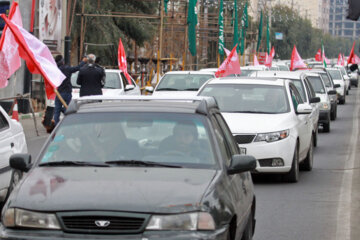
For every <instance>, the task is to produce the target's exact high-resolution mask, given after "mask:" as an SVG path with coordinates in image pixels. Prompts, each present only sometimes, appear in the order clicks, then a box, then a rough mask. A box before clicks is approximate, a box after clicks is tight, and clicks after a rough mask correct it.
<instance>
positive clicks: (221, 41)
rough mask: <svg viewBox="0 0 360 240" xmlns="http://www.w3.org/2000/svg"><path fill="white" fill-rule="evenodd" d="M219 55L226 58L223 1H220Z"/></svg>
mask: <svg viewBox="0 0 360 240" xmlns="http://www.w3.org/2000/svg"><path fill="white" fill-rule="evenodd" d="M219 54H220V55H221V56H224V6H223V0H220V7H219Z"/></svg>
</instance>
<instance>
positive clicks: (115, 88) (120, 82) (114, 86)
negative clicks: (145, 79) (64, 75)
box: [71, 69, 141, 99]
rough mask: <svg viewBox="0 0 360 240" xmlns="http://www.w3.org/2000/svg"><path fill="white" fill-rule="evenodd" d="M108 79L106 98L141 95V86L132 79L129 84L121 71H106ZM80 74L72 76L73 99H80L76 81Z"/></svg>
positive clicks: (104, 89)
mask: <svg viewBox="0 0 360 240" xmlns="http://www.w3.org/2000/svg"><path fill="white" fill-rule="evenodd" d="M105 74H106V79H105V86H104V87H103V88H102V92H103V95H104V96H108V97H116V96H120V95H141V91H140V88H139V86H138V85H137V84H136V83H135V81H134V79H132V78H131V83H132V84H129V82H128V80H127V79H126V77H125V75H124V73H123V72H122V71H121V70H119V69H105ZM77 77H78V72H76V73H73V74H72V75H71V84H72V86H73V90H72V98H73V99H77V98H79V94H80V86H79V85H77V83H76V80H77Z"/></svg>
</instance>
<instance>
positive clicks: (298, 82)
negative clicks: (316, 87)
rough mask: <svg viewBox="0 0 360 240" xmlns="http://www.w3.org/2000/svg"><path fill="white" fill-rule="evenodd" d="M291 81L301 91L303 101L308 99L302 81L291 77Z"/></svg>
mask: <svg viewBox="0 0 360 240" xmlns="http://www.w3.org/2000/svg"><path fill="white" fill-rule="evenodd" d="M291 81H292V82H293V83H294V85H295V87H296V89H297V90H298V91H299V93H300V96H301V98H302V99H303V101H306V96H305V89H304V85H303V84H302V83H301V81H300V80H295V79H291Z"/></svg>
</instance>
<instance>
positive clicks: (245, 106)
mask: <svg viewBox="0 0 360 240" xmlns="http://www.w3.org/2000/svg"><path fill="white" fill-rule="evenodd" d="M200 95H202V96H213V97H215V99H216V100H217V102H218V104H219V108H220V110H221V111H222V112H240V113H265V114H276V113H286V112H289V111H290V110H289V109H290V108H289V103H288V100H287V97H286V96H287V95H286V92H285V89H284V87H281V86H270V85H253V84H209V85H207V86H205V88H204V89H203V91H202V92H201V93H200Z"/></svg>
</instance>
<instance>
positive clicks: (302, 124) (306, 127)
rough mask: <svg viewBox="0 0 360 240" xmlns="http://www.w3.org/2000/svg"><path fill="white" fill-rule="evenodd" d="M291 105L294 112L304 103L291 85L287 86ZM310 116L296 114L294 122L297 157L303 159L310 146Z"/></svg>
mask: <svg viewBox="0 0 360 240" xmlns="http://www.w3.org/2000/svg"><path fill="white" fill-rule="evenodd" d="M289 88H290V95H291V98H292V103H293V106H294V109H295V111H296V109H297V106H298V105H299V104H302V103H304V102H303V100H302V98H301V96H300V94H299V92H298V91H297V89H296V87H295V86H294V85H292V84H290V85H289ZM309 115H310V114H296V117H295V120H296V121H297V124H296V126H297V130H298V134H299V143H300V144H299V157H300V159H304V158H305V156H306V154H307V149H308V148H309V146H310V139H311V134H312V132H311V129H312V122H311V119H310V117H309Z"/></svg>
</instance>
